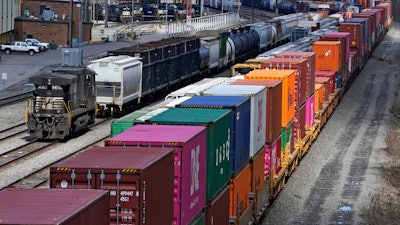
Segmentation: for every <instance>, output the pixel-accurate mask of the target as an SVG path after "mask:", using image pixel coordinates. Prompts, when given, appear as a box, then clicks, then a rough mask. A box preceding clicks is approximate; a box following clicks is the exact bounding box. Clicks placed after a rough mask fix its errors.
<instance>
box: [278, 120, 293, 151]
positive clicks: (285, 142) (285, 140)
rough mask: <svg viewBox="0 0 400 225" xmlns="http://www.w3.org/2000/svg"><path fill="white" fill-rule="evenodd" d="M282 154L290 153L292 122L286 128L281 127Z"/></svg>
mask: <svg viewBox="0 0 400 225" xmlns="http://www.w3.org/2000/svg"><path fill="white" fill-rule="evenodd" d="M281 131H282V132H281V134H282V153H287V151H289V152H290V145H291V142H290V141H291V139H292V132H293V120H292V121H291V122H290V123H289V124H288V126H287V127H282V130H281Z"/></svg>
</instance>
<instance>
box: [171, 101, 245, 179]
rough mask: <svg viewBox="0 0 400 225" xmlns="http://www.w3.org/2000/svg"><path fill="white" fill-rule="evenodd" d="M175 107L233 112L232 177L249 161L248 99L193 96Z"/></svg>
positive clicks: (230, 156)
mask: <svg viewBox="0 0 400 225" xmlns="http://www.w3.org/2000/svg"><path fill="white" fill-rule="evenodd" d="M176 107H184V108H221V109H231V110H232V111H233V112H234V115H235V116H234V117H233V120H232V131H233V132H232V134H231V146H230V147H231V148H230V149H231V151H230V152H231V153H230V155H229V158H230V169H231V173H232V174H233V175H236V174H237V173H238V172H240V171H241V169H242V168H244V167H245V166H246V165H247V163H248V161H249V159H250V156H249V154H250V135H244V134H250V98H249V97H246V96H193V97H192V98H190V99H189V100H186V101H184V102H182V103H181V104H178V105H177V106H176Z"/></svg>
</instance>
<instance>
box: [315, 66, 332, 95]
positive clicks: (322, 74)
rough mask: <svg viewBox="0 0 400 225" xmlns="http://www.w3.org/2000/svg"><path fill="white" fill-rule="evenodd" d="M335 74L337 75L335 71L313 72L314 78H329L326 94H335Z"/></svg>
mask: <svg viewBox="0 0 400 225" xmlns="http://www.w3.org/2000/svg"><path fill="white" fill-rule="evenodd" d="M336 73H337V72H336V71H327V70H317V71H315V76H316V77H328V78H329V81H328V92H329V94H334V93H335V86H336ZM316 79H317V80H318V81H319V79H318V78H316ZM316 82H317V81H316ZM317 83H318V82H317Z"/></svg>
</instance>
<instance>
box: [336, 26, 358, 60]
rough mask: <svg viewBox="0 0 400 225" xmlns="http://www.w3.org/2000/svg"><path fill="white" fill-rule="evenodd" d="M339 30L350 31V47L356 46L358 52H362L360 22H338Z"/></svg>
mask: <svg viewBox="0 0 400 225" xmlns="http://www.w3.org/2000/svg"><path fill="white" fill-rule="evenodd" d="M339 32H348V33H350V47H354V48H357V49H358V50H359V51H360V53H363V50H362V49H363V40H362V32H363V31H362V24H360V23H341V24H339Z"/></svg>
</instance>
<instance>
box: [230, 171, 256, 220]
mask: <svg viewBox="0 0 400 225" xmlns="http://www.w3.org/2000/svg"><path fill="white" fill-rule="evenodd" d="M229 191H230V197H229V216H230V217H237V218H240V216H241V215H242V214H243V213H244V211H245V210H246V209H247V207H249V205H250V201H249V193H250V192H251V167H250V164H247V165H246V167H245V168H243V170H242V171H240V173H239V174H237V175H236V177H234V178H232V179H231V180H230V182H229Z"/></svg>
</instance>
